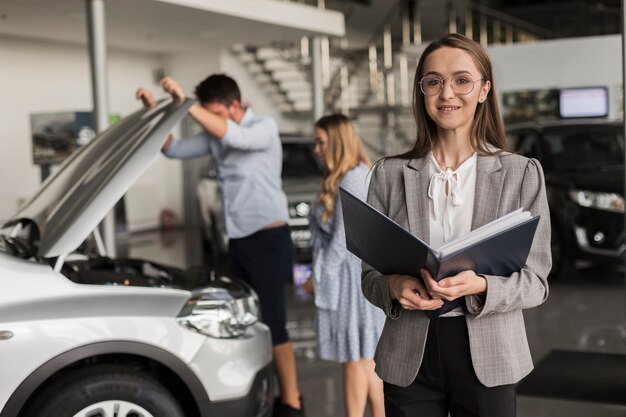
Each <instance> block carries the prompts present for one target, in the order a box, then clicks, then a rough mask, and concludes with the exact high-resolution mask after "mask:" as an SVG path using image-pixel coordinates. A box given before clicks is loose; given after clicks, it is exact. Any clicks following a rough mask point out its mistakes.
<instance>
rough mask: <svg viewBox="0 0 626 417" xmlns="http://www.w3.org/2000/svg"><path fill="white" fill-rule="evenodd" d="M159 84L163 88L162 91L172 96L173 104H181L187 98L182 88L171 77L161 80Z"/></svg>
mask: <svg viewBox="0 0 626 417" xmlns="http://www.w3.org/2000/svg"><path fill="white" fill-rule="evenodd" d="M159 84H161V87H163V91H165V92H166V93H167V94H169V95H171V96H172V98H173V99H174V101H175V102H177V103H182V102H183V101H185V98H187V96H186V95H185V91H184V90H183V88H182V87H181V86H180V84H178V82H177V81H176V80H175V79H173V78H172V77H165V78H163V79H162V80H161V81H160V82H159Z"/></svg>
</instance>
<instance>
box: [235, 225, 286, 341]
mask: <svg viewBox="0 0 626 417" xmlns="http://www.w3.org/2000/svg"><path fill="white" fill-rule="evenodd" d="M229 252H230V260H231V263H232V268H233V273H234V274H235V276H238V277H239V278H242V279H243V280H244V281H246V282H247V283H248V284H250V286H251V287H252V288H253V289H254V291H256V293H257V294H258V296H259V301H260V303H261V318H262V320H263V323H265V324H267V326H268V327H269V328H270V330H271V331H272V344H273V345H274V346H276V345H280V344H282V343H285V342H287V341H289V336H288V335H287V329H286V327H285V325H286V322H287V319H286V316H287V312H286V309H287V307H286V304H285V284H286V283H287V281H288V280H289V278H290V277H291V274H292V272H293V271H292V269H293V244H292V243H291V235H290V233H289V227H288V226H286V225H285V226H280V227H275V228H271V229H263V230H260V231H258V232H256V233H253V234H252V235H250V236H246V237H244V238H241V239H231V240H230V242H229Z"/></svg>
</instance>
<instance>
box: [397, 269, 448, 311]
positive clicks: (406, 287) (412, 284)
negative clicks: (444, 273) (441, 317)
mask: <svg viewBox="0 0 626 417" xmlns="http://www.w3.org/2000/svg"><path fill="white" fill-rule="evenodd" d="M389 293H390V294H391V298H392V299H394V300H398V302H399V303H400V305H401V306H402V308H404V309H406V310H436V309H438V308H440V307H441V306H442V305H443V301H441V299H440V298H438V297H431V296H430V295H429V294H428V291H426V287H425V286H424V284H423V283H422V281H421V279H419V278H415V277H410V276H408V275H392V276H391V278H390V279H389Z"/></svg>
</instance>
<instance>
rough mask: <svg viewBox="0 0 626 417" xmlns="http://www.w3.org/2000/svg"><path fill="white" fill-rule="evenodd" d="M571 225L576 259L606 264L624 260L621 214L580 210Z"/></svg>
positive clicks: (625, 251) (586, 209)
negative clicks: (604, 262)
mask: <svg viewBox="0 0 626 417" xmlns="http://www.w3.org/2000/svg"><path fill="white" fill-rule="evenodd" d="M572 223H573V224H572V225H571V231H572V234H573V238H574V242H575V246H576V249H577V258H582V259H588V260H592V261H606V262H622V261H623V260H624V254H625V253H626V245H625V244H624V215H623V214H621V213H612V212H606V211H602V210H597V209H591V208H581V209H580V211H579V213H578V216H576V217H575V219H574V221H573V222H572Z"/></svg>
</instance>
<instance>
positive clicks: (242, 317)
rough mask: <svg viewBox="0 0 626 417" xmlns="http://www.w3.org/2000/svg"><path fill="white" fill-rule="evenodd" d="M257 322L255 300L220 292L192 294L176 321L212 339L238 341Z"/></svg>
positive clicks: (217, 289)
mask: <svg viewBox="0 0 626 417" xmlns="http://www.w3.org/2000/svg"><path fill="white" fill-rule="evenodd" d="M258 319H259V305H258V299H257V297H255V296H254V295H249V296H245V297H241V298H235V297H233V295H232V294H231V293H230V292H229V291H228V290H226V289H224V288H205V289H203V290H202V291H200V292H198V293H194V294H193V296H192V297H191V298H190V299H189V301H188V302H187V305H186V306H185V307H184V308H183V310H182V311H181V313H180V314H179V316H178V317H177V318H176V320H177V321H178V322H179V323H180V324H182V325H183V326H185V327H187V328H190V329H192V330H195V331H197V332H200V333H202V334H205V335H207V336H211V337H216V338H235V337H240V336H242V335H243V334H244V333H245V331H246V328H248V327H250V326H252V325H253V324H254V323H256V322H257V321H258Z"/></svg>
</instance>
